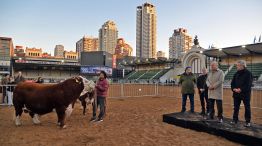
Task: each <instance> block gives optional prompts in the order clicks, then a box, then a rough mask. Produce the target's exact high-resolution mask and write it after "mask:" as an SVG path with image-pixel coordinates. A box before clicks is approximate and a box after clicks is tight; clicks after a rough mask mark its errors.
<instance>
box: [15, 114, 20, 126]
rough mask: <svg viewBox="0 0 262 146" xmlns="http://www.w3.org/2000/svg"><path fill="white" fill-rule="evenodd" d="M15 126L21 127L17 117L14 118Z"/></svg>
mask: <svg viewBox="0 0 262 146" xmlns="http://www.w3.org/2000/svg"><path fill="white" fill-rule="evenodd" d="M15 125H16V126H21V125H22V123H21V121H20V117H19V116H17V117H16V118H15Z"/></svg>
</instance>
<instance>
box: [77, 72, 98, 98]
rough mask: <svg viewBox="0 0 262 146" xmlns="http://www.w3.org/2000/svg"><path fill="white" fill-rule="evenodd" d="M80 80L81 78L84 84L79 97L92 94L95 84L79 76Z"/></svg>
mask: <svg viewBox="0 0 262 146" xmlns="http://www.w3.org/2000/svg"><path fill="white" fill-rule="evenodd" d="M79 77H80V78H82V81H83V84H84V89H83V91H82V93H81V94H80V96H81V95H84V94H85V93H87V92H89V93H91V92H93V91H94V89H95V85H96V84H95V83H94V82H93V81H92V80H87V79H86V78H84V77H82V76H79Z"/></svg>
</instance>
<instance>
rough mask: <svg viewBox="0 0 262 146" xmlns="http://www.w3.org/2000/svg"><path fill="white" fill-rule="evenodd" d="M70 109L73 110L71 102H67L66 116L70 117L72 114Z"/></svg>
mask: <svg viewBox="0 0 262 146" xmlns="http://www.w3.org/2000/svg"><path fill="white" fill-rule="evenodd" d="M72 111H73V107H72V104H69V105H68V107H67V108H66V111H65V117H66V118H68V117H70V115H71V114H72Z"/></svg>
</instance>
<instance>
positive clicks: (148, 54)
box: [136, 3, 157, 58]
mask: <svg viewBox="0 0 262 146" xmlns="http://www.w3.org/2000/svg"><path fill="white" fill-rule="evenodd" d="M156 18H157V16H156V8H155V6H154V5H152V4H149V3H145V4H143V5H142V6H138V7H137V9H136V57H140V58H156V23H157V20H156Z"/></svg>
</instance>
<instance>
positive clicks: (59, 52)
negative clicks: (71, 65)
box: [54, 45, 64, 58]
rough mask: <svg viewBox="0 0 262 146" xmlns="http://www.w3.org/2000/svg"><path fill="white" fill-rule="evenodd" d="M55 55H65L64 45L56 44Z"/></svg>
mask: <svg viewBox="0 0 262 146" xmlns="http://www.w3.org/2000/svg"><path fill="white" fill-rule="evenodd" d="M54 55H55V57H61V58H62V57H64V46H63V45H56V46H55V53H54Z"/></svg>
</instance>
